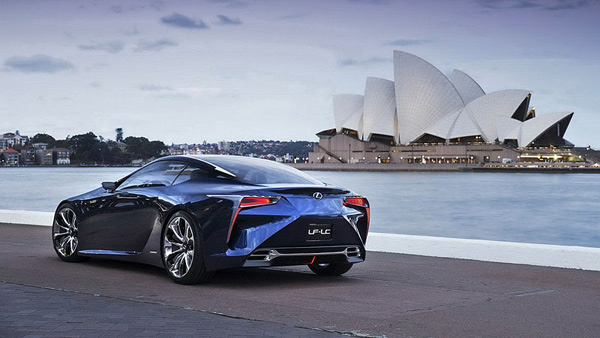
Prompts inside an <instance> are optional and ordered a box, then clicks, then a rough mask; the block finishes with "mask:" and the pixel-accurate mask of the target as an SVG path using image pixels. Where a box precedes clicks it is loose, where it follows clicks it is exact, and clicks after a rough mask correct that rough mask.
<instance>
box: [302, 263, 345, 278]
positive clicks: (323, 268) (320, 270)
mask: <svg viewBox="0 0 600 338" xmlns="http://www.w3.org/2000/svg"><path fill="white" fill-rule="evenodd" d="M308 267H309V268H310V269H311V270H312V272H314V273H316V274H317V275H322V276H339V275H343V274H345V273H346V272H348V270H350V268H352V263H313V264H309V265H308Z"/></svg>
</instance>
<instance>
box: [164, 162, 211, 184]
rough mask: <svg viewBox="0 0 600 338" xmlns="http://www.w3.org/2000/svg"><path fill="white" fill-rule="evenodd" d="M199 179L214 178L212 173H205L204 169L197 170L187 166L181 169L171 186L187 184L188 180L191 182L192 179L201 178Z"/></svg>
mask: <svg viewBox="0 0 600 338" xmlns="http://www.w3.org/2000/svg"><path fill="white" fill-rule="evenodd" d="M201 177H210V178H214V177H215V175H214V174H212V173H209V172H208V171H206V170H205V169H202V168H198V167H194V166H187V167H186V168H185V169H183V171H182V172H181V173H180V174H179V176H177V179H176V180H175V182H173V185H175V184H179V183H183V182H187V181H189V180H193V179H197V178H201Z"/></svg>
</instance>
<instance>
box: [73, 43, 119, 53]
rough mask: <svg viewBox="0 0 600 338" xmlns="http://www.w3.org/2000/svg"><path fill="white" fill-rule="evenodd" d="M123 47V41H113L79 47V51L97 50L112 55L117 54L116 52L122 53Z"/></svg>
mask: <svg viewBox="0 0 600 338" xmlns="http://www.w3.org/2000/svg"><path fill="white" fill-rule="evenodd" d="M123 46H125V44H124V43H123V41H119V40H114V41H109V42H103V43H95V44H90V45H79V49H81V50H99V51H104V52H107V53H112V54H114V53H118V52H120V51H122V50H123Z"/></svg>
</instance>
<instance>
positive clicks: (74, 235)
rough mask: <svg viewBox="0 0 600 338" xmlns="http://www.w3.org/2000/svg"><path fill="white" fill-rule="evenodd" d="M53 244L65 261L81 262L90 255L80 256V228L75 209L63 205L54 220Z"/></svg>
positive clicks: (55, 214)
mask: <svg viewBox="0 0 600 338" xmlns="http://www.w3.org/2000/svg"><path fill="white" fill-rule="evenodd" d="M52 246H53V247H54V251H56V254H57V255H58V257H59V258H60V259H62V260H63V261H65V262H71V263H74V262H81V261H84V260H87V259H88V257H82V256H79V229H78V223H77V214H76V213H75V209H74V208H73V207H72V206H71V205H69V204H64V205H61V206H60V207H59V208H58V209H57V210H56V213H54V219H53V220H52Z"/></svg>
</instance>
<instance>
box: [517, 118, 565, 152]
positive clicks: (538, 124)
mask: <svg viewBox="0 0 600 338" xmlns="http://www.w3.org/2000/svg"><path fill="white" fill-rule="evenodd" d="M569 115H573V113H572V112H559V113H552V114H545V115H539V116H536V117H535V118H532V119H529V120H527V121H525V122H523V126H522V127H521V136H520V138H519V147H527V146H528V145H529V144H530V143H531V142H532V141H533V140H535V139H536V138H537V137H538V136H539V135H540V134H542V133H543V132H545V131H546V130H548V128H550V127H552V126H554V125H555V124H557V123H558V122H560V120H562V119H564V118H565V117H568V116H569ZM567 126H568V123H567V125H565V126H561V127H562V128H564V129H565V130H566V129H567Z"/></svg>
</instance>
